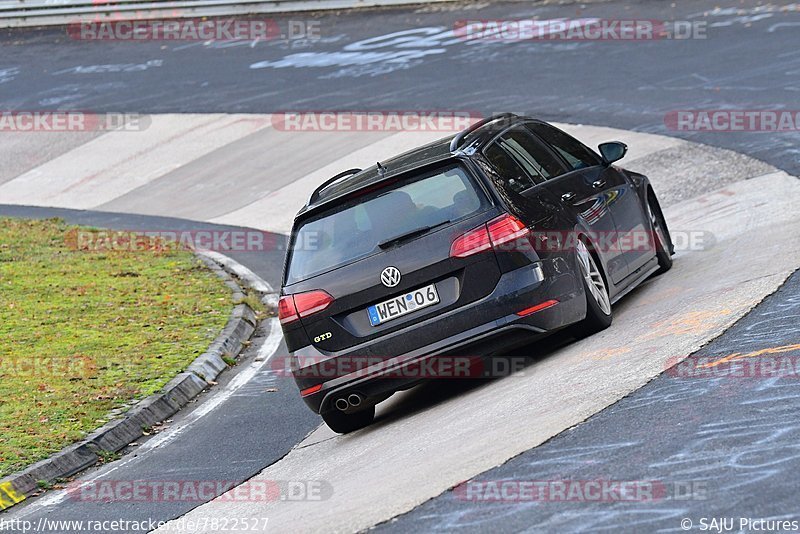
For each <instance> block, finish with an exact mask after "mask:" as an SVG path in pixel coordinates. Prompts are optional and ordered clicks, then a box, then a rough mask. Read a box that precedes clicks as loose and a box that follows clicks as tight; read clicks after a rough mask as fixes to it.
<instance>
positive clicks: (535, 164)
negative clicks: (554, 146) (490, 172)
mask: <svg viewBox="0 0 800 534" xmlns="http://www.w3.org/2000/svg"><path fill="white" fill-rule="evenodd" d="M498 142H499V143H500V145H501V146H502V147H503V148H505V149H506V151H507V152H508V153H509V154H511V156H512V157H513V158H514V159H515V160H517V162H518V163H519V164H520V165H522V167H523V168H524V169H525V170H526V171H527V172H528V174H529V175H530V176H532V177H533V179H534V181H535V182H536V183H539V184H540V183H543V182H544V181H545V180H547V179H548V178H552V177H553V176H558V175H559V174H563V173H564V171H565V170H566V169H564V167H563V166H562V165H561V163H560V162H559V161H558V160H557V159H556V158H555V157H554V156H553V155H552V154H551V153H550V152H549V151H548V150H547V148H545V147H544V146H543V145H542V144H541V143H540V142H539V141H538V140H537V139H536V138H535V137H533V136H532V135H531V134H530V133H529V132H528V131H527V130H525V129H523V128H518V129H514V130H512V131H510V132H508V133H505V134H503V136H502V137H501V138H500V139H499V140H498Z"/></svg>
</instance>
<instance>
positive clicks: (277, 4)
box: [0, 0, 457, 28]
mask: <svg viewBox="0 0 800 534" xmlns="http://www.w3.org/2000/svg"><path fill="white" fill-rule="evenodd" d="M456 1H457V0H271V1H265V0H251V1H240V2H225V1H218V2H212V3H211V5H208V6H201V5H198V4H197V2H190V1H183V2H181V1H178V2H169V3H168V4H167V5H165V6H158V5H157V4H155V3H141V2H119V3H118V4H117V5H114V6H111V7H109V4H103V6H102V7H98V6H91V5H89V6H86V5H80V6H74V7H66V8H58V7H56V8H53V7H50V6H41V7H39V8H38V9H27V10H25V9H24V8H23V9H17V10H13V11H12V10H5V11H4V12H3V13H0V28H25V27H29V28H30V27H37V26H62V25H66V24H74V23H78V22H85V21H92V22H108V21H112V20H115V18H114V17H115V16H116V18H117V19H119V17H123V18H124V17H125V16H134V15H135V18H137V19H138V20H141V19H160V18H176V17H177V18H187V17H201V16H205V17H221V16H231V15H241V16H246V15H255V14H260V13H276V14H278V13H302V12H307V11H333V10H339V9H359V8H370V7H399V6H424V5H426V4H438V3H445V2H450V3H452V2H456Z"/></svg>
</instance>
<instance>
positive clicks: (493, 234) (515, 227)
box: [486, 213, 528, 247]
mask: <svg viewBox="0 0 800 534" xmlns="http://www.w3.org/2000/svg"><path fill="white" fill-rule="evenodd" d="M486 226H487V227H488V228H489V237H490V238H491V239H492V245H494V246H495V247H496V246H497V245H502V244H503V243H508V242H509V241H514V240H517V239H519V238H520V237H522V236H524V235H525V234H527V233H528V229H527V228H525V225H524V224H522V221H520V220H519V219H517V218H516V217H514V216H513V215H509V214H508V213H506V214H505V215H501V216H500V217H498V218H496V219H492V220H491V221H489V222H488V223H487V224H486Z"/></svg>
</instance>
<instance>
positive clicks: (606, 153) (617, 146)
mask: <svg viewBox="0 0 800 534" xmlns="http://www.w3.org/2000/svg"><path fill="white" fill-rule="evenodd" d="M598 148H599V149H600V155H601V156H603V164H605V165H606V166H608V165H611V164H612V163H614V162H615V161H619V160H621V159H622V158H624V157H625V154H627V153H628V145H626V144H625V143H620V142H619V141H611V142H609V143H602V144H601V145H600V146H599V147H598Z"/></svg>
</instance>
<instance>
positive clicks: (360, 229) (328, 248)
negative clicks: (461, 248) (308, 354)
mask: <svg viewBox="0 0 800 534" xmlns="http://www.w3.org/2000/svg"><path fill="white" fill-rule="evenodd" d="M484 202H485V197H484V196H483V195H482V194H481V193H479V190H478V189H476V187H475V185H474V184H473V181H472V180H471V179H470V178H469V176H468V175H467V172H466V170H464V169H463V168H462V167H460V166H458V165H454V166H451V167H446V168H444V169H437V170H436V171H434V172H431V173H428V174H423V175H421V177H420V178H418V179H415V180H414V181H412V182H409V181H404V182H402V183H401V184H400V185H398V186H395V187H394V188H390V189H383V190H380V191H378V192H375V193H374V194H371V195H369V196H364V197H360V198H358V199H356V200H355V201H353V202H350V203H349V204H346V205H345V206H344V207H343V208H338V211H334V212H326V213H324V214H322V215H321V216H319V217H316V218H314V219H310V220H309V221H307V222H305V223H304V224H303V225H302V226H301V227H300V228H299V229H297V230H296V231H295V232H294V235H293V236H292V242H291V244H290V251H291V252H290V258H289V265H288V268H287V272H286V282H285V284H286V285H289V284H293V283H295V282H299V281H301V280H305V279H307V278H310V277H312V276H314V275H317V274H321V273H324V272H326V271H330V270H332V269H335V268H337V267H339V266H341V265H345V264H347V263H350V262H352V261H355V260H358V259H361V258H364V257H367V256H370V255H372V254H376V253H378V252H380V251H381V249H380V247H379V246H378V245H379V244H380V243H385V242H386V241H387V240H391V239H393V238H395V237H398V236H401V235H403V234H406V233H408V232H413V231H415V230H418V229H423V228H426V227H433V226H444V225H445V224H447V223H450V222H456V221H458V220H460V219H464V218H466V217H469V216H471V215H473V214H475V213H477V212H479V211H480V210H481V208H482V206H483V203H484Z"/></svg>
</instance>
